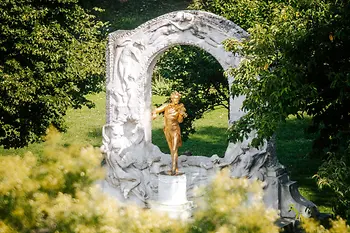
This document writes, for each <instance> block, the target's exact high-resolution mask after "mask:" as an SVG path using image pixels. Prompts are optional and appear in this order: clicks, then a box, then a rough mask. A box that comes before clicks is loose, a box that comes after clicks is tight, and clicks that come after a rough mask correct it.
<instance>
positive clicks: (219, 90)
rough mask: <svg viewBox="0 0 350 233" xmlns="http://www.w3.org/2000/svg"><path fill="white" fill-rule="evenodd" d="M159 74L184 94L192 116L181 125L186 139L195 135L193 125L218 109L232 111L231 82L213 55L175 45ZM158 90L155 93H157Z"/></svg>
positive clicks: (158, 64) (188, 112)
mask: <svg viewBox="0 0 350 233" xmlns="http://www.w3.org/2000/svg"><path fill="white" fill-rule="evenodd" d="M156 75H161V77H163V78H164V79H165V80H166V82H167V83H170V85H171V88H170V90H171V89H173V90H176V91H178V92H180V93H181V95H182V97H181V102H183V103H184V105H185V106H186V109H187V114H188V117H187V118H185V120H184V122H183V123H182V124H181V133H182V136H183V139H184V140H186V139H187V138H188V135H189V134H191V133H194V132H195V128H194V126H193V122H194V121H195V120H196V119H200V118H201V117H202V116H203V114H204V113H205V112H206V111H209V110H212V109H214V107H216V106H223V107H225V108H228V100H229V93H228V81H227V79H226V78H225V77H224V75H223V69H222V67H221V65H220V64H219V63H218V62H217V61H216V59H215V58H214V57H213V56H211V55H210V54H209V53H207V52H205V51H204V50H202V49H199V48H197V47H194V46H175V47H173V48H171V49H169V50H168V51H166V52H165V54H163V55H162V57H161V58H160V59H159V61H158V63H157V67H156ZM154 91H155V90H154ZM167 95H170V93H167Z"/></svg>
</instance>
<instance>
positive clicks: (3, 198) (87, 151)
mask: <svg viewBox="0 0 350 233" xmlns="http://www.w3.org/2000/svg"><path fill="white" fill-rule="evenodd" d="M50 130H51V131H52V132H51V134H49V136H48V137H47V141H46V147H45V150H44V152H43V154H42V155H41V156H35V155H33V154H31V153H27V154H26V155H24V156H23V157H22V158H21V157H19V156H0V232H3V233H14V232H23V233H33V232H35V233H46V232H65V233H90V232H91V233H92V232H94V233H113V232H115V233H117V232H118V233H119V232H125V233H128V232H133V233H137V232H140V233H141V232H142V233H147V232H153V233H157V232H159V233H161V232H168V233H172V232H173V233H185V232H188V233H197V232H198V233H199V232H201V233H204V232H221V233H224V232H244V233H259V232H261V233H262V232H266V233H274V232H275V233H277V232H278V231H279V229H278V227H277V226H275V225H274V221H275V220H276V219H277V217H278V215H277V212H276V211H275V210H271V209H270V210H267V209H266V208H265V206H264V204H263V201H262V196H263V192H262V183H261V182H257V181H250V180H247V179H232V178H230V177H229V172H228V171H223V172H220V173H219V174H218V176H217V177H216V178H215V179H214V180H213V182H212V183H211V184H210V185H209V186H207V187H204V188H202V189H200V190H199V194H198V195H200V196H201V199H200V201H199V202H198V203H197V209H196V211H195V212H194V216H193V220H191V221H187V222H182V221H178V220H174V219H170V218H169V217H167V216H166V215H161V214H160V213H155V212H153V211H151V210H145V209H140V208H139V207H136V206H132V205H127V206H126V205H120V204H118V203H117V201H116V200H115V199H112V198H110V197H107V196H105V195H104V194H102V193H101V192H100V190H99V189H98V188H97V187H96V186H95V185H94V183H95V182H96V180H97V179H102V178H103V175H104V172H103V169H102V168H101V166H100V160H101V155H100V152H99V150H98V149H94V148H92V147H84V148H79V147H76V146H70V147H68V148H64V147H62V146H60V144H59V135H58V134H57V132H56V130H54V129H50ZM312 224H314V223H312ZM313 226H316V225H315V224H314V225H313ZM333 226H334V227H333V228H334V229H349V228H346V225H345V223H344V221H342V220H338V221H335V222H334V223H333ZM307 227H308V228H306V229H309V230H308V231H307V232H310V233H311V232H328V231H314V230H313V229H314V228H311V227H310V224H309V225H307ZM316 227H318V226H316ZM317 229H318V228H317ZM320 229H322V228H320ZM329 232H332V233H336V232H338V233H340V232H342V233H343V232H344V231H340V230H338V231H335V230H334V231H329Z"/></svg>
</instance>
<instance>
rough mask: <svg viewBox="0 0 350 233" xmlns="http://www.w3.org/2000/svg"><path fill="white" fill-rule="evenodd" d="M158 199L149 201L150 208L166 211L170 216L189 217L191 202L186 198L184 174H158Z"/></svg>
mask: <svg viewBox="0 0 350 233" xmlns="http://www.w3.org/2000/svg"><path fill="white" fill-rule="evenodd" d="M158 181H159V184H158V199H157V201H153V202H151V203H150V207H151V209H154V210H156V211H160V212H163V213H167V214H168V215H169V216H170V217H171V218H177V219H182V220H186V219H188V218H189V217H191V209H192V206H193V204H192V202H191V201H188V200H187V191H186V190H187V188H186V183H187V181H186V175H185V174H184V173H179V174H178V175H175V176H171V175H168V174H166V173H160V174H159V179H158Z"/></svg>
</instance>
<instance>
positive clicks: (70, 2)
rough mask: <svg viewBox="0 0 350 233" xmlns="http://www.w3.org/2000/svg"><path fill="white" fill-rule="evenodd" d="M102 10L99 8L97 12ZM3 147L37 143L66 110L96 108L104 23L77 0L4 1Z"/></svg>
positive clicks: (0, 65)
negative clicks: (91, 95)
mask: <svg viewBox="0 0 350 233" xmlns="http://www.w3.org/2000/svg"><path fill="white" fill-rule="evenodd" d="M96 10H98V9H96ZM0 12H1V13H0V21H1V25H0V53H1V57H0V83H1V85H0V95H1V98H0V145H3V146H4V147H5V148H9V147H21V146H25V145H27V144H28V143H31V142H34V141H38V140H40V139H41V136H42V135H43V134H45V131H46V129H47V127H48V126H49V125H50V124H52V125H54V126H55V127H57V128H58V129H60V130H64V129H65V125H64V120H63V116H64V115H65V113H66V110H67V108H69V107H74V108H80V107H82V106H88V107H92V106H93V103H92V102H91V101H89V100H88V99H87V98H86V97H85V96H86V94H88V93H93V92H96V91H99V90H101V88H102V86H101V84H102V80H103V76H102V75H103V72H104V69H103V67H104V52H103V51H104V48H105V45H104V44H105V43H104V40H103V39H104V37H105V36H104V35H103V34H102V33H101V31H102V30H101V28H103V27H104V24H103V23H102V22H99V21H97V20H95V17H94V16H93V15H91V14H89V13H87V12H86V10H84V8H82V7H81V6H80V5H79V4H78V0H64V1H62V0H53V1H39V0H8V1H1V2H0Z"/></svg>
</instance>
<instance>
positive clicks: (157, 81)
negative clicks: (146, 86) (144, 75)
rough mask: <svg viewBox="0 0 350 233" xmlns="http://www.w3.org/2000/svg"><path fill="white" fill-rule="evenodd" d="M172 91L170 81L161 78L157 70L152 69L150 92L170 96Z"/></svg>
mask: <svg viewBox="0 0 350 233" xmlns="http://www.w3.org/2000/svg"><path fill="white" fill-rule="evenodd" d="M172 92H173V83H172V81H171V80H168V79H165V78H163V77H162V76H161V75H160V74H158V72H157V71H154V72H153V76H152V94H153V95H159V96H170V94H171V93H172Z"/></svg>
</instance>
